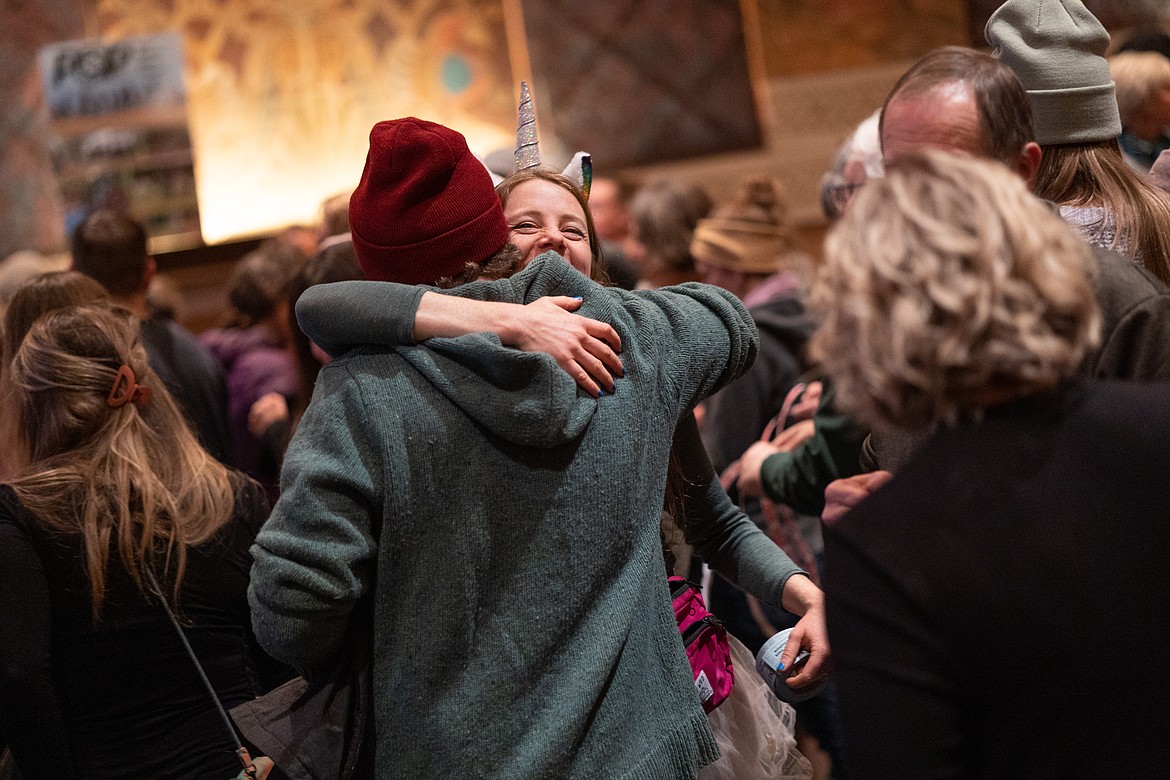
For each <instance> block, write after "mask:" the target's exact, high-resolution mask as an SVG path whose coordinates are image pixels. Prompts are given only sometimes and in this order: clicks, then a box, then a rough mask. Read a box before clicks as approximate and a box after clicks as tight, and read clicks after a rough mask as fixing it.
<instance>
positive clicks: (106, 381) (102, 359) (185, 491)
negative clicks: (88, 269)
mask: <svg viewBox="0 0 1170 780" xmlns="http://www.w3.org/2000/svg"><path fill="white" fill-rule="evenodd" d="M122 366H128V367H129V368H130V369H131V370H132V371H133V374H134V377H135V378H136V381H137V383H138V384H139V385H143V386H146V387H149V388H150V396H149V398H148V399H146V400H145V401H143V400H142V399H140V400H139V401H138V402H135V403H127V404H125V405H123V406H118V407H115V406H112V405H111V403H110V402H109V401H108V399H109V398H110V396H111V391H112V390H113V389H114V386H115V381H116V380H117V378H118V376H119V370H120V368H121V367H122ZM9 376H10V381H11V384H12V397H13V398H14V399H15V401H16V408H15V410H14V411H15V413H16V416H17V429H18V439H19V443H20V445H21V446H20V450H21V451H20V453H19V454H20V455H21V456H22V465H23V468H21V470H20V472H19V473H18V475H17V477H16V478H15V479H13V480H12V481H11V482H10V483H9V484H10V485H11V486H12V488H13V490H15V492H16V495H17V497H18V498H19V499H20V501H21V503H22V504H23V505H24V506H25V508H27V509H28V510H29V512H31V513H32V515H33V516H34V517H35V518H36V519H37V520H38V521H39V522H40V523H41V524H42V525H43V526H44V527H46V528H49V529H51V530H55V531H59V532H62V533H68V534H78V535H80V537H81V541H82V546H83V550H84V554H85V566H86V570H87V574H88V576H89V581H90V598H91V605H92V611H93V617H94V620H95V621H96V620H98V619H100V617H101V612H102V604H103V601H104V598H105V593H106V583H107V580H108V571H109V565H110V564H109V558H110V554H111V551H112V550H116V551H117V554H118V559H119V561H120V563H121V565H122V566H123V567H124V568H125V570H126V572H127V573H128V574H129V576H130V578H131V579H132V580H133V582H134V583H135V585H137V587H138V589H139V590H140V591H141V592H143V593H147V592H149V590H150V589H149V588H148V587H147V585H146V582H147V577H146V571H147V569H148V568H149V569H151V570H153V571H156V572H158V574H159V575H160V577H159V578H160V579H164V580H166V581H168V582H170V583H171V584H172V590H171V593H170V597H169V598H170V600H171V601H172V602H175V603H177V601H178V592H179V586H180V583H181V582H182V578H183V573H184V570H185V568H186V563H187V548H188V547H189V546H192V545H197V544H199V543H201V542H203V541H206V540H207V539H209V538H210V537H211V536H212V534H213V533H214V532H215V531H216V530H218V529H219V528H220V527H221V526H223V524H224V523H226V522H227V521H228V519H229V518H230V517H231V514H232V506H233V501H234V496H233V486H232V482H231V479H230V476H229V472H228V470H227V469H226V468H225V467H224V466H222V465H221V464H220V463H219V462H218V461H216V460H215V459H214V458H212V457H211V456H210V455H208V454H207V452H206V451H205V450H204V449H203V448H202V447H200V446H199V443H198V442H197V441H196V439H195V436H194V434H192V433H191V430H190V429H189V428H188V427H187V423H186V421H185V420H184V418H183V417H182V415H181V413H180V412H179V409H178V407H177V406H176V404H175V402H174V401H173V400H172V399H171V396H170V394H169V393H168V392H167V390H166V388H165V387H163V385H162V382H161V381H160V380H159V378H158V376H157V375H156V374H155V373H154V372H153V371H152V370H151V369H150V367H149V366H148V365H147V359H146V352H145V350H144V349H143V347H142V343H141V341H140V339H139V328H138V323H137V321H136V320H135V319H134V317H133V315H132V314H131V313H130V312H128V311H126V310H124V309H120V308H116V307H112V306H109V305H105V304H100V303H98V304H90V305H85V306H75V307H70V308H66V309H61V310H58V311H54V312H51V313H49V314H46V315H45V316H44V317H42V318H41V319H40V320H38V321H37V322H36V323H35V324H33V326H32V327H31V328H30V330H29V332H28V334H27V335H26V336H25V338H24V341H23V342H22V343H21V345H20V348H19V349H18V350H17V352H16V355H15V356H14V358H13V361H12V365H11V367H10V372H9ZM160 564H161V566H160Z"/></svg>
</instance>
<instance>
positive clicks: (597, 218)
mask: <svg viewBox="0 0 1170 780" xmlns="http://www.w3.org/2000/svg"><path fill="white" fill-rule="evenodd" d="M589 212H590V213H591V214H592V215H593V229H594V230H596V231H597V236H598V238H601V239H603V240H605V241H621V240H623V239H624V238H625V237H626V235H627V234H628V233H629V229H630V228H629V225H630V216H629V214H628V213H627V212H626V206H625V204H624V203H622V199H621V191H620V190H619V189H618V185H617V182H615V181H613V180H612V179H594V180H593V186H592V187H591V188H590V190H589Z"/></svg>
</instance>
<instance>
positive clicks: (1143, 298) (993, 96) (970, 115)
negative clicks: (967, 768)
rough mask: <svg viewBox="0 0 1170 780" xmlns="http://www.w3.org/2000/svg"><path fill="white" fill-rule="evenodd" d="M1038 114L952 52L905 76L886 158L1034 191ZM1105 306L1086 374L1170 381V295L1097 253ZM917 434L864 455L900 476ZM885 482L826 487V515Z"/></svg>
mask: <svg viewBox="0 0 1170 780" xmlns="http://www.w3.org/2000/svg"><path fill="white" fill-rule="evenodd" d="M1034 139H1035V132H1034V130H1033V120H1032V107H1031V103H1030V101H1029V100H1028V95H1027V93H1026V92H1025V90H1024V88H1023V85H1022V84H1021V83H1020V81H1019V79H1018V78H1017V77H1016V75H1015V73H1014V72H1013V71H1012V69H1011V68H1010V67H1009V66H1008V65H1006V64H1004V63H1003V62H1001V61H1000V60H998V59H996V58H995V57H992V56H991V55H989V54H985V53H982V52H978V51H975V50H974V49H967V48H963V47H959V46H947V47H943V48H940V49H936V50H934V51H932V52H930V53H929V54H927V55H925V56H924V57H922V59H920V60H919V61H918V62H916V63H915V64H914V65H913V66H911V67H910V69H909V70H908V71H906V73H905V74H903V75H902V77H901V78H900V79H898V81H897V83H895V84H894V87H893V88H892V89H891V90H890V93H889V95H888V96H887V98H886V101H885V104H884V105H883V107H882V119H881V142H882V154H883V157H884V159H885V160H887V161H890V160H894V159H897V157H898V156H899V155H901V154H904V153H906V152H909V151H913V150H916V149H921V148H923V147H929V148H934V149H943V150H946V151H954V152H966V153H968V154H971V155H974V156H977V157H987V158H990V159H994V160H998V161H1000V162H1002V163H1003V164H1005V165H1007V166H1008V167H1009V168H1011V169H1012V170H1014V171H1015V172H1016V173H1018V174H1019V175H1020V176H1021V177H1022V178H1023V179H1024V180H1025V181H1026V182H1027V183H1028V184H1029V186H1032V185H1033V184H1034V181H1035V177H1036V173H1037V171H1038V170H1039V168H1040V160H1041V159H1042V157H1043V150H1042V149H1041V147H1040V145H1039V144H1037V143H1036V142H1035V140H1034ZM1093 260H1094V266H1095V269H1096V276H1095V279H1094V286H1095V289H1096V292H1097V302H1098V304H1099V305H1100V307H1101V315H1102V327H1101V346H1100V348H1099V349H1097V350H1096V351H1095V352H1093V353H1090V355H1089V356H1088V357H1087V358H1086V360H1085V362H1084V364H1083V366H1082V372H1083V373H1084V374H1085V375H1086V376H1092V377H1096V378H1100V379H1130V380H1138V381H1170V291H1167V289H1166V286H1165V285H1163V284H1162V283H1161V282H1160V281H1159V280H1158V279H1157V278H1155V277H1154V276H1153V274H1151V273H1149V272H1148V271H1146V270H1145V269H1144V268H1142V267H1140V266H1139V265H1137V264H1136V263H1134V262H1133V261H1132V260H1130V259H1128V258H1125V257H1123V256H1121V255H1119V254H1117V253H1115V252H1111V251H1108V250H1106V249H1102V248H1100V247H1096V246H1094V247H1093ZM917 443H918V439H917V438H916V437H912V436H894V435H881V436H870V438H869V439H868V440H867V441H866V445H865V448H864V451H863V454H862V459H863V461H864V463H865V465H866V466H867V467H868V468H870V469H873V470H878V469H881V470H886V471H890V470H896V469H897V468H898V467H899V466H900V465H902V464H903V463H905V462H906V460H907V459H908V458H909V457H910V455H912V454H913V451H914V448H915V446H916V445H917ZM882 479H884V477H882V476H877V477H869V476H866V475H862V476H860V477H852V478H849V479H844V480H838V481H837V482H834V483H833V484H831V485H830V486H829V487H828V489H827V490H826V509H825V515H824V516H825V518H826V519H827V520H831V519H835V518H837V517H840V516H841V515H842V514H844V512H845V511H847V510H848V508H849V507H851V506H854V505H856V504H857V503H858V502H860V501H861V500H862V499H863V498H864V497H865V496H866V495H868V494H869V493H870V492H872V490H874V489H876V487H877V486H878V485H879V484H880V482H881V481H882Z"/></svg>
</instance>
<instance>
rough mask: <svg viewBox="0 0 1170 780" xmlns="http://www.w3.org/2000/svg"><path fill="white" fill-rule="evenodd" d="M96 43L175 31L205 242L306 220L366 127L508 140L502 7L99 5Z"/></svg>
mask: <svg viewBox="0 0 1170 780" xmlns="http://www.w3.org/2000/svg"><path fill="white" fill-rule="evenodd" d="M97 19H98V26H99V28H100V32H101V35H102V36H103V37H105V38H108V39H119V38H123V37H125V36H131V35H138V34H143V33H148V32H158V31H161V30H168V29H177V30H178V31H179V32H180V33H181V35H182V37H183V42H184V49H185V52H186V59H187V67H186V74H187V90H188V105H189V113H190V127H191V137H192V140H193V142H194V148H195V170H196V175H197V183H198V194H199V207H200V216H201V221H202V230H203V237H204V239H205V240H206V241H208V242H209V243H214V242H217V241H221V240H224V239H227V238H231V237H235V236H243V235H254V234H258V233H262V232H265V231H270V230H273V229H276V228H279V227H282V226H285V225H288V224H292V223H309V222H313V221H314V220H315V219H316V217H317V210H318V207H319V205H320V203H321V201H322V200H323V199H324V198H326V197H328V196H330V195H333V194H336V193H338V192H343V191H346V190H348V189H351V188H352V187H354V186H355V185H356V184H357V182H358V178H359V177H360V175H361V171H362V166H363V163H364V160H365V155H366V150H367V148H368V139H369V131H370V128H371V127H372V126H373V125H374V123H376V122H378V121H380V120H383V119H390V118H395V117H400V116H408V115H414V116H419V117H422V118H425V119H431V120H434V121H437V122H442V123H444V124H447V125H450V126H452V127H455V128H457V129H459V130H460V131H461V132H463V133H464V135H466V136H467V139H468V143H469V144H470V145H471V147H472V149H474V150H476V151H479V152H483V153H486V152H487V151H489V150H491V149H494V148H496V147H499V146H501V145H504V144H506V143H508V141H509V138H514V133H515V129H514V128H515V114H514V109H513V106H512V102H513V99H512V77H511V70H510V67H509V64H508V53H507V45H506V41H505V36H504V21H503V9H502V6H501V0H284V1H283V2H280V3H276V2H271V1H270V0H231V1H230V2H223V1H222V0H169V1H168V2H160V1H159V0H99V2H98V14H97Z"/></svg>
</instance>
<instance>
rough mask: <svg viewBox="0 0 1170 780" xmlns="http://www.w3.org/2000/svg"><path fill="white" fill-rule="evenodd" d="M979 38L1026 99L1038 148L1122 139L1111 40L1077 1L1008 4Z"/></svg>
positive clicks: (1013, 0)
mask: <svg viewBox="0 0 1170 780" xmlns="http://www.w3.org/2000/svg"><path fill="white" fill-rule="evenodd" d="M984 35H985V36H986V37H987V42H988V43H989V44H990V45H991V46H992V47H993V48H994V49H995V52H994V53H995V56H996V57H998V58H999V59H1000V60H1001V61H1003V62H1004V63H1005V64H1006V65H1008V66H1009V67H1011V69H1012V70H1014V71H1015V72H1016V76H1018V77H1019V79H1020V82H1021V83H1022V84H1023V85H1024V89H1026V90H1027V91H1028V98H1029V99H1030V100H1031V102H1032V111H1033V113H1034V114H1035V118H1036V141H1037V142H1038V143H1039V144H1040V145H1041V146H1047V145H1050V144H1074V143H1088V142H1092V141H1104V140H1107V139H1110V138H1116V137H1117V136H1119V135H1121V118H1120V117H1119V116H1118V113H1117V98H1116V96H1115V94H1114V87H1113V80H1112V79H1111V78H1110V76H1109V63H1108V62H1107V61H1106V60H1105V56H1104V55H1105V50H1106V48H1107V47H1108V46H1109V33H1108V32H1106V31H1105V28H1104V27H1102V26H1101V23H1100V22H1099V21H1097V17H1095V16H1093V14H1091V13H1089V9H1087V8H1085V6H1084V4H1082V3H1081V2H1080V0H1008V2H1006V3H1004V4H1003V5H1001V6H1000V7H999V10H997V11H996V12H995V13H994V14H992V15H991V18H990V19H988V20H987V28H986V30H985V31H984Z"/></svg>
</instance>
